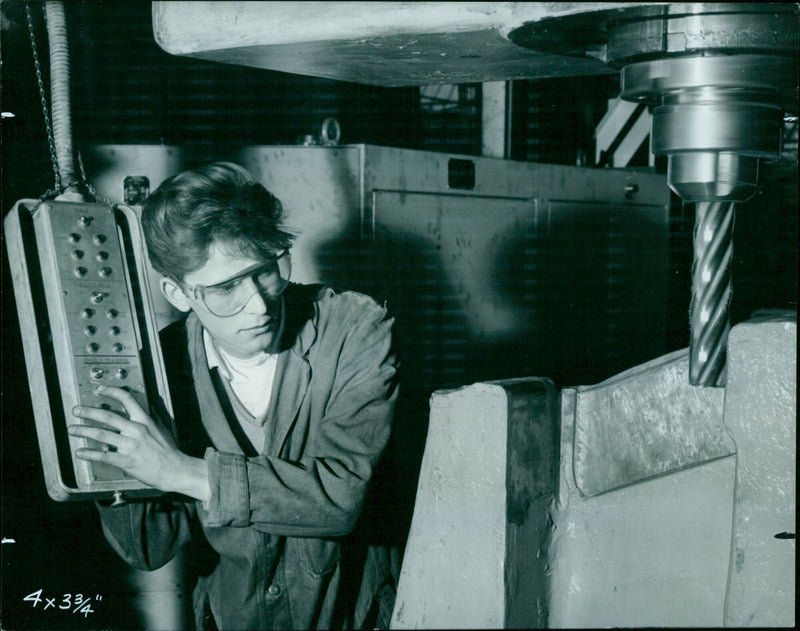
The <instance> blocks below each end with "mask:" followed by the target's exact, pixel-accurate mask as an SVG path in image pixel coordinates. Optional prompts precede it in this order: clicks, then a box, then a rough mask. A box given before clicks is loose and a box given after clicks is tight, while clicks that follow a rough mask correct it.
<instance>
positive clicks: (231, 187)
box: [142, 162, 295, 281]
mask: <svg viewBox="0 0 800 631" xmlns="http://www.w3.org/2000/svg"><path fill="white" fill-rule="evenodd" d="M283 218H284V217H283V206H282V204H281V202H280V200H278V198H277V197H275V196H274V195H273V194H272V193H270V192H269V191H268V190H267V189H266V188H264V187H263V186H262V185H261V183H260V182H259V181H258V180H256V178H255V177H254V176H253V175H252V174H251V173H250V172H249V171H247V169H245V168H243V167H241V166H239V165H238V164H234V163H232V162H214V163H212V164H209V165H206V166H203V167H200V168H198V169H194V170H190V171H184V172H183V173H180V174H178V175H174V176H172V177H170V178H167V179H166V180H164V182H162V184H161V185H160V186H159V187H158V188H157V189H156V190H155V191H154V192H153V193H152V194H151V195H150V196H149V197H148V198H147V199H146V200H145V202H144V205H143V208H142V227H143V229H144V236H145V241H146V243H147V250H148V254H149V255H150V262H151V264H152V265H153V268H154V269H155V270H156V271H158V272H159V273H161V274H163V275H165V276H169V277H171V278H174V279H175V280H179V281H182V280H183V278H184V276H185V275H186V274H188V273H190V272H192V271H194V270H196V269H199V268H201V267H202V266H203V265H205V263H206V261H208V255H209V249H210V247H211V244H212V243H215V242H216V243H218V244H219V245H220V246H221V247H222V248H224V249H225V250H226V251H228V252H230V253H231V254H232V255H236V256H241V255H243V256H250V257H251V258H253V259H255V260H257V261H265V260H266V259H268V258H269V257H272V256H275V255H276V254H278V253H280V252H281V251H283V250H286V249H287V248H289V247H291V244H292V241H293V240H294V237H295V235H294V234H293V233H292V232H290V231H289V230H287V229H286V228H285V227H284V226H283V225H282V222H283Z"/></svg>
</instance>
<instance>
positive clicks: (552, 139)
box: [0, 0, 797, 629]
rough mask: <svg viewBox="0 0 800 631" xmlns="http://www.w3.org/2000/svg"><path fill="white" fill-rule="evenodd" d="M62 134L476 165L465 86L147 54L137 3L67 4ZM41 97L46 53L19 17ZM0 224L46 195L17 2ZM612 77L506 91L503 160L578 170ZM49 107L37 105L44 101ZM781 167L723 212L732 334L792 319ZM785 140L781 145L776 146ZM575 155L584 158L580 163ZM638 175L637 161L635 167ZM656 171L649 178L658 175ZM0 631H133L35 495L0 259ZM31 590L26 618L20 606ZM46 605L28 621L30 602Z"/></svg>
mask: <svg viewBox="0 0 800 631" xmlns="http://www.w3.org/2000/svg"><path fill="white" fill-rule="evenodd" d="M66 7H67V18H68V24H69V29H70V31H69V36H70V48H71V56H72V63H71V70H72V102H73V106H72V109H73V131H74V137H75V139H76V141H77V142H78V143H79V146H80V145H83V146H87V145H91V144H97V143H102V144H158V143H164V144H173V145H178V146H181V147H182V148H183V149H184V151H185V153H186V155H187V162H188V163H189V165H191V164H197V163H202V162H206V161H210V160H213V159H215V158H217V157H218V152H219V151H220V150H221V149H222V148H227V147H230V146H232V145H233V146H236V145H268V144H294V143H295V142H296V141H297V139H298V137H301V136H303V135H305V134H318V133H319V127H320V125H321V123H322V121H323V120H324V119H325V118H326V117H328V116H335V117H336V118H337V119H338V121H339V122H340V124H341V127H342V130H343V133H342V142H343V143H370V144H376V145H386V146H397V147H406V148H412V149H423V150H432V151H443V152H450V153H462V154H470V155H478V154H479V153H480V147H481V135H480V132H481V130H480V114H481V111H480V102H481V86H480V85H479V84H471V85H466V86H461V88H460V89H459V92H458V93H459V98H458V100H457V102H455V103H451V104H449V105H448V106H447V107H439V108H436V107H429V106H427V105H426V103H425V102H424V100H423V99H421V98H420V93H419V90H418V89H417V88H378V87H371V86H363V85H357V84H352V83H344V82H336V81H330V80H324V79H315V78H310V77H301V76H295V75H289V74H285V73H279V72H270V71H265V70H258V69H251V68H244V67H238V66H228V65H222V64H217V63H213V62H203V61H198V60H192V59H186V58H180V57H173V56H170V55H168V54H167V53H165V52H163V51H162V50H161V49H160V48H158V46H157V45H156V44H155V42H154V41H153V37H152V26H151V16H150V3H149V2H145V1H136V2H117V1H114V2H111V1H108V0H105V1H100V2H85V1H71V2H68V3H67V4H66ZM33 23H34V30H35V32H36V37H37V43H38V45H39V53H40V58H41V60H42V69H43V75H44V77H43V78H44V81H45V86H47V85H48V69H47V65H48V64H47V41H46V33H45V30H44V25H43V21H42V11H41V5H40V4H38V3H34V4H33ZM2 62H3V63H2V73H3V74H2V109H3V111H10V112H13V113H14V115H15V116H14V118H4V119H3V121H2V204H1V205H2V211H3V214H5V213H7V212H8V211H9V210H10V208H11V207H12V205H13V204H14V202H15V201H16V200H18V199H21V198H31V197H38V196H40V195H42V194H43V193H44V192H45V191H46V190H48V189H50V188H52V186H53V170H52V166H51V163H50V156H49V150H48V144H47V136H46V134H45V127H44V123H43V118H42V111H41V103H40V97H39V93H38V89H37V82H36V74H35V71H34V65H33V61H32V55H31V45H30V41H29V37H28V32H27V25H26V17H25V11H24V4H23V3H22V2H4V3H3V4H2ZM617 87H618V86H617V78H616V76H613V75H606V76H600V77H589V78H587V77H575V78H562V79H550V80H531V81H516V82H514V85H513V95H514V97H513V101H512V105H513V107H512V111H513V127H512V132H513V133H512V142H511V154H510V157H511V158H513V159H516V160H535V161H540V162H550V163H558V164H576V163H578V162H579V161H581V160H585V161H586V163H587V165H588V166H591V160H592V156H593V155H594V146H593V139H592V134H593V130H594V128H595V126H596V125H597V123H598V122H599V120H600V119H601V118H602V116H603V114H604V113H605V107H606V100H607V99H608V98H610V97H612V96H614V95H615V93H616V91H617ZM47 97H48V99H49V91H48V95H47ZM792 133H793V136H792V135H790V136H789V140H788V144H787V149H788V151H789V155H790V156H792V152H793V160H791V159H790V160H782V161H781V162H779V163H777V164H775V165H772V166H769V167H766V168H765V169H764V173H763V176H762V179H763V180H764V182H765V186H764V190H763V193H761V194H760V195H759V196H757V197H756V198H755V199H754V200H753V201H752V202H749V203H748V204H745V205H743V206H742V207H741V208H739V209H738V210H737V225H736V230H735V240H734V252H735V255H734V264H733V274H734V300H733V304H732V307H731V316H732V321H733V322H734V323H735V322H738V321H741V320H743V319H746V318H747V317H748V316H749V314H750V313H751V312H752V311H753V310H754V309H756V308H763V307H777V308H796V301H797V289H796V287H797V257H796V246H797V198H796V193H797V171H796V169H797V163H796V158H797V135H796V134H797V132H796V127H795V128H794V130H793V132H792ZM792 138H793V140H792ZM581 156H584V157H581ZM637 160H638V162H637V164H640V165H646V154H644V155H643V156H638V157H637ZM658 168H659V169H663V165H662V164H660V163H659V165H658ZM693 223H694V212H693V208H692V207H691V205H688V206H685V205H683V204H681V203H680V202H679V201H678V200H676V201H675V203H674V204H673V211H672V216H671V237H672V240H671V259H670V296H669V307H668V309H669V314H668V318H667V321H668V330H667V332H666V334H667V339H668V347H669V349H677V348H682V347H685V346H686V345H687V344H688V305H689V297H690V278H691V260H692V253H691V232H692V226H693ZM2 252H3V253H2V257H3V268H2V274H3V278H2V314H3V316H2V398H0V401H1V402H2V474H3V483H2V484H3V488H2V535H3V537H4V538H8V539H14V541H15V543H4V544H3V547H2V552H3V557H2V567H3V570H2V571H3V580H2V589H3V594H2V600H3V607H2V609H3V611H2V616H3V620H2V625H3V627H4V628H15V629H23V628H31V629H40V628H82V629H83V628H115V629H121V628H135V627H137V626H138V624H139V623H138V621H137V619H136V618H135V614H134V612H133V611H132V609H131V605H130V603H129V602H128V601H127V600H126V599H125V598H124V594H125V593H126V592H128V591H129V589H130V588H129V586H128V584H127V582H126V580H125V578H124V577H125V575H126V568H125V566H124V564H122V562H121V561H119V560H118V558H117V557H116V556H115V555H114V554H113V553H112V552H111V550H110V549H109V548H108V546H107V545H106V544H105V541H104V540H103V538H102V534H101V532H100V530H99V525H98V522H97V518H96V515H95V514H94V511H93V510H92V509H91V507H90V506H88V505H86V504H83V503H81V504H57V503H55V502H52V501H51V500H50V499H49V498H48V497H47V495H46V493H45V487H44V481H43V478H42V474H41V464H40V462H39V452H38V447H37V444H36V437H35V431H34V425H33V419H32V413H31V408H30V398H29V394H28V390H27V381H26V379H25V375H24V372H23V371H22V369H21V365H22V360H21V353H22V349H21V342H20V335H19V324H18V322H17V319H16V313H15V308H14V302H13V292H12V289H11V283H10V279H9V271H8V262H7V259H6V252H5V246H4V245H3V247H2ZM39 589H42V590H43V594H42V599H43V600H42V602H41V603H39V604H38V605H37V606H34V602H33V601H32V600H27V601H26V600H24V597H25V596H26V595H29V594H31V593H34V592H36V591H37V590H39ZM77 593H81V594H83V595H85V596H87V597H88V596H91V597H94V596H95V595H102V596H104V599H103V600H102V601H98V602H96V603H95V604H94V606H93V608H94V613H93V614H91V615H88V616H84V615H83V614H80V613H78V614H73V613H71V609H68V608H65V609H61V608H60V607H59V606H60V605H62V604H64V600H63V595H64V594H72V595H73V599H74V595H75V594H77ZM45 597H48V598H54V597H55V598H57V600H56V602H55V606H53V607H50V608H48V609H47V610H46V611H45V610H44V607H45V602H44V598H45Z"/></svg>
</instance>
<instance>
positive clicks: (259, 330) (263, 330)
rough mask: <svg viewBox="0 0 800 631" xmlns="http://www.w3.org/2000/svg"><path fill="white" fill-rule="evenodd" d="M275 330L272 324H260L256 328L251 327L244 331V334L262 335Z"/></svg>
mask: <svg viewBox="0 0 800 631" xmlns="http://www.w3.org/2000/svg"><path fill="white" fill-rule="evenodd" d="M272 328H273V326H272V322H264V323H263V324H258V325H256V326H251V327H248V328H246V329H242V332H243V333H253V334H256V335H258V334H260V333H266V332H267V331H271V330H272Z"/></svg>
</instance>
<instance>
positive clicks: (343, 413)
mask: <svg viewBox="0 0 800 631" xmlns="http://www.w3.org/2000/svg"><path fill="white" fill-rule="evenodd" d="M346 324H347V325H348V326H347V327H344V331H345V333H344V335H343V337H342V341H341V342H340V343H337V344H335V345H332V346H331V345H328V344H325V345H322V348H324V349H325V352H326V354H327V355H328V361H327V362H326V365H327V366H332V368H331V369H332V370H335V374H334V376H333V379H332V387H331V393H330V397H329V398H328V401H327V404H326V405H325V410H324V413H322V415H321V418H319V419H317V420H316V425H314V426H311V427H310V428H309V435H308V439H307V440H308V443H307V446H306V448H305V449H304V453H305V454H306V455H304V456H302V457H301V458H300V460H299V461H294V462H292V461H287V460H283V459H280V458H276V457H271V456H266V455H262V456H259V457H256V458H245V457H244V456H241V455H236V454H229V453H220V452H217V451H215V450H213V449H209V450H208V452H207V453H206V460H207V462H208V468H209V478H210V483H211V500H210V501H209V502H208V504H206V505H205V506H203V507H198V511H199V513H200V515H201V518H202V521H203V522H204V523H205V525H207V526H242V527H243V526H251V525H252V526H254V527H256V528H258V529H259V530H262V531H264V532H269V533H272V534H277V535H288V536H311V537H331V536H340V535H345V534H347V533H349V532H350V531H351V530H352V529H353V528H354V526H355V523H356V521H357V519H358V516H359V514H360V512H361V507H362V504H363V501H364V496H365V494H366V490H367V485H368V483H369V480H370V477H371V475H372V470H373V468H374V466H375V465H376V463H377V461H378V459H379V457H380V455H381V453H382V451H383V449H384V448H385V446H386V444H387V442H388V439H389V434H390V431H391V425H392V420H393V417H394V407H395V401H396V399H397V393H398V387H397V360H396V355H395V352H394V348H393V344H392V324H393V320H392V319H391V318H389V317H387V313H386V310H385V309H383V308H381V307H379V306H378V305H377V304H375V303H374V302H373V301H371V300H370V301H369V302H368V303H364V304H362V305H360V308H359V310H358V316H357V317H353V318H352V320H350V321H349V322H346ZM332 356H335V357H332ZM312 378H313V377H312Z"/></svg>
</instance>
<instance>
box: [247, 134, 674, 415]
mask: <svg viewBox="0 0 800 631" xmlns="http://www.w3.org/2000/svg"><path fill="white" fill-rule="evenodd" d="M235 159H236V160H237V161H239V162H240V163H241V164H243V165H244V166H245V167H247V168H248V169H250V170H251V171H252V172H253V173H254V174H256V176H257V177H258V178H259V179H260V180H261V182H262V183H263V184H264V185H265V186H266V187H267V188H268V189H269V190H270V191H272V192H273V193H275V194H276V195H277V196H278V197H279V198H280V199H281V200H282V201H283V203H284V206H285V210H286V212H287V217H288V224H289V226H290V227H292V228H293V229H295V230H297V231H298V232H299V237H298V239H297V242H296V245H295V247H294V250H293V267H294V270H295V272H294V274H295V279H296V280H300V281H303V282H329V283H333V284H334V285H337V286H339V287H342V288H354V289H358V290H361V291H364V292H366V293H369V294H371V295H372V296H374V297H375V298H376V299H378V300H381V301H384V300H385V301H387V303H388V306H389V308H390V309H391V311H392V313H393V314H394V315H395V317H396V318H397V324H396V328H397V333H398V340H399V344H400V349H401V351H402V356H403V362H404V363H403V365H404V370H403V378H404V388H405V389H406V390H407V391H413V392H415V393H417V394H418V395H419V396H420V397H421V398H422V399H425V400H427V396H428V394H429V393H430V392H432V391H433V390H435V389H440V388H452V387H457V386H461V385H464V384H467V383H472V382H474V381H478V380H488V379H499V378H506V377H518V376H530V375H538V376H545V377H550V378H553V379H554V380H555V381H556V382H557V383H563V384H571V383H592V382H595V381H598V380H601V379H603V378H605V377H608V376H611V375H613V374H616V373H617V372H619V371H621V370H624V369H625V368H628V367H630V366H632V365H636V364H638V363H641V362H643V361H646V360H648V359H651V358H653V357H656V356H659V355H660V354H662V353H663V352H665V343H666V340H665V318H666V300H667V281H668V253H669V250H668V243H669V200H670V195H669V190H668V188H667V185H666V181H665V178H664V177H663V176H659V175H654V174H651V173H643V172H637V171H624V170H600V169H588V168H580V167H570V166H559V165H547V164H538V163H530V162H514V161H508V160H500V159H494V158H482V157H473V156H463V155H450V154H442V153H435V152H424V151H413V150H406V149H397V148H391V147H378V146H372V145H345V146H337V147H319V146H316V147H305V146H303V147H293V146H260V147H248V148H245V149H242V150H241V151H240V152H239V153H238V154H237V155H236V156H235Z"/></svg>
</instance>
